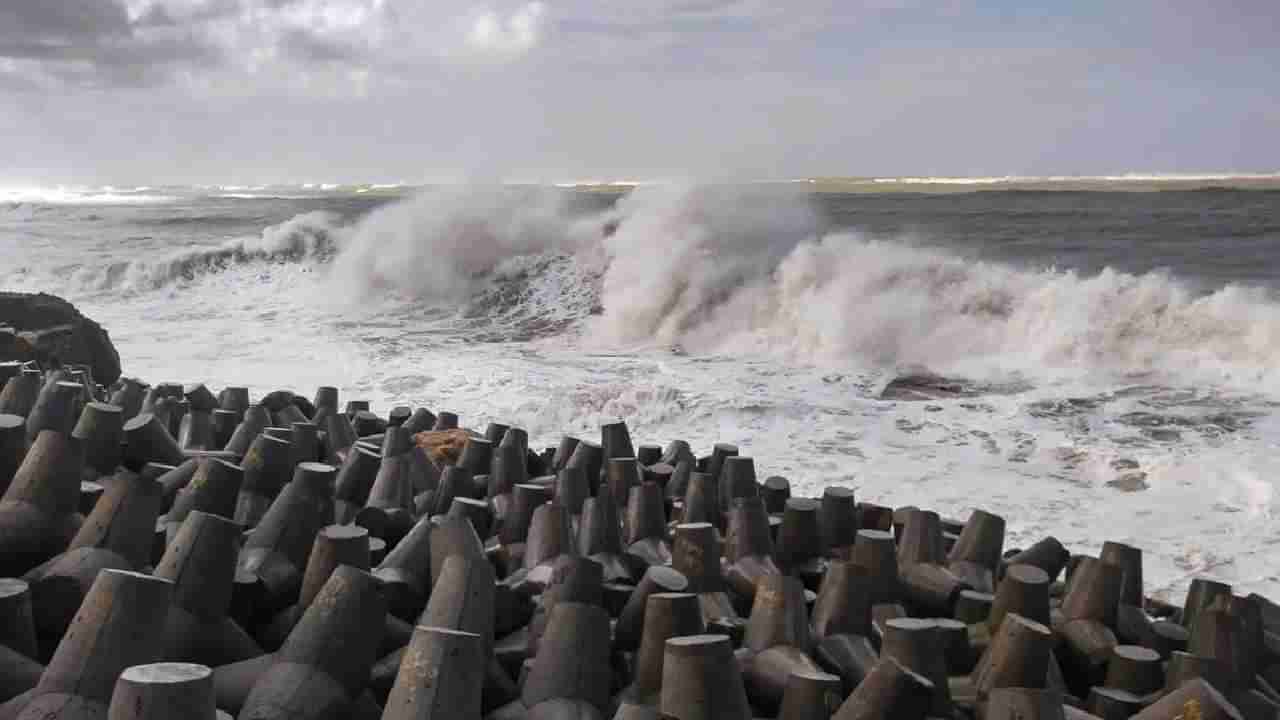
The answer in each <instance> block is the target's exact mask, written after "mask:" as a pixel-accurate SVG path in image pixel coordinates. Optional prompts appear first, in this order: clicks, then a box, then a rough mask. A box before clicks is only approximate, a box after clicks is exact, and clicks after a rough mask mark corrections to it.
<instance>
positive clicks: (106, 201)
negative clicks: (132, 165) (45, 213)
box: [0, 187, 181, 205]
mask: <svg viewBox="0 0 1280 720" xmlns="http://www.w3.org/2000/svg"><path fill="white" fill-rule="evenodd" d="M180 199H181V198H180V197H178V196H177V195H172V194H156V193H155V192H154V191H153V190H152V188H149V187H138V188H132V189H123V190H121V189H116V188H68V187H48V188H41V187H25V188H0V203H3V204H22V203H31V204H37V205H143V204H147V203H169V202H176V201H178V200H180Z"/></svg>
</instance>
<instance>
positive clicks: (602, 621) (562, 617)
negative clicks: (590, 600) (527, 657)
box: [520, 602, 613, 712]
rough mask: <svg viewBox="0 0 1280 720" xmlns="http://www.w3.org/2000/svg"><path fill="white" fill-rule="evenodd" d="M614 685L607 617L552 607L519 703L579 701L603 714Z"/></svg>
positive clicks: (597, 611)
mask: <svg viewBox="0 0 1280 720" xmlns="http://www.w3.org/2000/svg"><path fill="white" fill-rule="evenodd" d="M612 683H613V678H612V672H611V670H610V664H609V616H608V615H607V614H606V613H605V611H604V610H603V609H602V608H600V607H599V606H596V605H589V604H586V603H579V602H561V603H557V604H556V606H555V607H554V608H552V609H551V613H550V617H549V619H548V622H547V629H546V632H545V633H544V634H543V636H542V639H541V641H540V643H539V647H538V653H537V655H536V656H535V657H534V659H533V666H532V667H531V668H530V671H529V677H528V679H526V680H525V683H524V689H523V691H522V692H521V696H520V697H521V701H522V702H523V703H524V704H525V705H526V706H527V707H533V706H534V705H537V704H538V703H540V702H542V701H543V700H550V699H552V698H569V699H575V700H583V701H585V702H588V703H590V704H591V705H593V706H595V708H596V709H598V710H600V711H601V712H604V710H605V709H606V708H607V707H608V704H609V697H610V693H611V687H612Z"/></svg>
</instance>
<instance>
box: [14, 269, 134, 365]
mask: <svg viewBox="0 0 1280 720" xmlns="http://www.w3.org/2000/svg"><path fill="white" fill-rule="evenodd" d="M8 360H20V361H27V360H36V361H38V362H39V363H40V364H41V365H42V366H48V365H53V364H58V363H61V364H63V365H87V366H89V368H90V369H91V371H92V373H93V379H94V382H97V383H100V384H102V385H110V384H111V383H113V382H115V381H116V380H117V379H118V378H119V377H120V354H119V353H117V352H116V348H115V346H114V345H112V344H111V338H110V337H108V336H107V331H106V330H103V329H102V326H101V325H99V324H98V323H96V322H94V321H93V320H90V319H89V318H87V317H85V316H84V315H82V314H80V311H79V310H76V308H75V306H74V305H72V304H71V303H69V302H67V301H66V300H63V299H62V298H60V297H56V296H54V295H47V294H45V293H39V294H35V295H32V294H28V293H15V292H0V362H4V361H8Z"/></svg>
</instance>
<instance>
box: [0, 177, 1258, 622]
mask: <svg viewBox="0 0 1280 720" xmlns="http://www.w3.org/2000/svg"><path fill="white" fill-rule="evenodd" d="M1130 180H1131V181H1132V182H1125V179H1124V178H1112V179H1098V180H1097V181H1096V182H1092V183H1084V182H1071V183H1061V184H1059V185H1054V183H1053V182H1052V181H1051V180H1044V181H1041V182H1037V183H1031V184H1028V183H1023V185H1017V184H1016V183H1011V182H1009V181H1007V180H998V181H989V182H986V183H981V184H980V185H979V187H977V188H976V190H978V191H974V190H975V188H972V187H970V185H969V184H965V183H950V184H949V188H948V189H949V190H950V191H948V192H915V191H914V190H915V189H916V185H918V184H920V183H919V182H917V181H916V180H910V181H908V180H903V181H902V182H900V183H897V184H896V185H895V184H894V183H886V182H884V181H883V180H869V181H867V182H865V183H862V184H860V185H857V186H856V187H849V186H843V185H838V184H837V185H835V186H830V185H823V184H821V183H789V184H778V185H747V186H737V187H725V186H701V187H697V186H679V185H656V186H644V187H638V188H635V189H626V188H618V187H611V188H591V189H580V188H579V189H575V188H550V187H545V188H544V187H447V188H402V187H395V186H389V187H373V188H370V187H361V188H349V187H337V186H296V187H278V188H277V187H272V188H226V187H223V188H218V187H207V188H134V189H114V188H98V189H92V190H85V189H81V190H57V191H49V190H29V191H9V192H7V193H5V192H0V288H3V289H7V290H24V291H36V290H43V291H47V292H52V293H56V294H59V295H62V296H64V297H66V298H68V299H70V300H71V301H73V302H74V303H76V305H77V306H78V307H80V308H81V310H83V311H84V312H85V313H87V314H88V315H90V316H91V317H93V318H95V319H96V320H98V321H99V322H101V323H102V324H103V325H104V327H106V328H107V329H108V330H109V332H110V334H111V337H112V339H113V341H114V342H115V343H116V345H117V347H118V349H119V350H120V354H121V357H122V360H123V363H124V366H125V371H126V374H129V375H134V376H138V377H142V378H144V379H146V380H148V381H150V382H161V381H178V382H191V381H203V382H206V383H209V384H210V385H211V386H214V387H220V386H223V385H227V384H243V385H248V386H249V387H250V388H251V389H252V390H253V391H254V392H255V393H263V392H267V391H270V390H273V389H278V388H289V389H293V390H295V391H297V392H299V393H302V394H306V395H310V394H311V393H312V392H313V391H314V389H315V387H316V386H318V385H322V384H331V385H336V386H338V387H339V388H340V390H341V392H342V395H343V399H344V400H345V399H367V400H369V401H371V402H372V403H373V405H374V407H375V409H378V410H381V411H386V410H387V409H389V408H390V407H391V406H393V405H396V404H407V405H415V406H417V405H426V406H428V407H430V408H432V409H434V410H437V411H438V410H452V411H455V412H458V413H459V414H460V415H461V416H462V418H463V421H464V424H466V425H468V426H472V427H477V428H480V427H483V425H484V424H485V423H487V422H488V421H490V420H497V421H502V422H507V423H511V424H515V425H519V426H523V427H525V428H527V429H528V430H529V432H530V434H531V438H532V440H533V441H535V442H536V444H537V445H539V446H542V445H554V444H555V442H556V441H557V440H558V438H559V436H560V435H561V434H562V433H575V434H581V435H583V436H586V437H595V435H596V433H597V432H598V431H597V430H596V428H597V427H598V425H599V424H600V423H601V422H604V421H607V420H610V419H613V418H618V417H621V418H624V419H626V420H627V422H628V424H629V425H630V426H631V428H632V434H633V437H634V438H635V440H636V442H637V443H643V442H652V443H660V444H665V443H666V442H668V441H670V440H672V439H676V438H683V439H686V440H688V441H690V442H691V443H693V445H694V447H695V449H696V450H698V451H699V452H705V451H707V450H709V448H710V446H711V444H712V443H714V442H717V441H725V442H733V443H736V444H737V445H738V446H739V447H740V448H741V449H742V452H743V453H744V454H750V455H752V456H754V458H755V460H756V466H757V469H758V472H759V473H760V474H761V477H764V476H768V475H783V476H785V477H787V478H788V479H790V481H791V483H792V487H793V492H796V493H813V494H817V493H820V492H821V489H822V487H824V486H826V485H830V484H842V485H848V486H851V487H854V488H856V491H857V495H858V497H859V498H860V499H865V500H871V501H875V502H879V503H883V504H888V505H893V506H900V505H906V504H915V505H919V506H923V507H930V508H934V509H937V510H939V511H940V512H942V513H943V514H944V515H948V516H954V517H957V518H961V519H962V518H964V517H965V516H966V515H967V514H968V512H969V511H970V510H971V509H973V508H976V507H982V508H985V509H987V510H990V511H992V512H996V513H999V514H1001V515H1003V516H1005V518H1006V519H1007V521H1008V528H1009V538H1008V541H1007V546H1018V545H1024V546H1025V544H1026V543H1030V542H1033V541H1035V540H1036V539H1038V538H1040V537H1042V536H1043V535H1045V534H1049V533H1052V534H1054V535H1056V536H1057V537H1058V538H1059V539H1061V540H1062V541H1063V542H1065V543H1067V544H1068V546H1070V547H1071V548H1072V549H1074V550H1077V551H1081V552H1094V551H1096V550H1097V549H1098V548H1099V547H1100V546H1101V544H1102V542H1103V541H1104V540H1108V539H1111V540H1117V541H1122V542H1128V543H1131V544H1134V545H1137V546H1139V547H1141V548H1142V549H1143V550H1144V552H1145V559H1146V576H1147V580H1148V584H1149V585H1150V586H1151V589H1153V590H1154V591H1155V592H1156V594H1158V595H1159V594H1167V595H1169V596H1171V597H1174V598H1180V597H1181V592H1182V590H1183V589H1184V588H1185V586H1186V584H1187V582H1188V581H1189V580H1190V578H1191V577H1193V576H1197V575H1203V576H1208V577H1213V578H1217V579H1220V580H1224V581H1227V582H1231V583H1234V584H1235V585H1236V586H1237V587H1238V588H1239V589H1240V590H1241V591H1259V592H1263V593H1266V594H1269V595H1273V596H1274V594H1276V593H1277V591H1280V568H1278V567H1277V566H1276V564H1275V563H1274V557H1275V553H1276V551H1277V550H1278V549H1280V548H1278V547H1277V543H1280V516H1278V515H1277V511H1278V510H1280V500H1278V499H1277V497H1276V490H1277V488H1276V482H1277V477H1278V476H1280V452H1278V451H1277V438H1278V437H1280V435H1278V431H1280V422H1278V421H1280V405H1277V402H1278V401H1280V368H1278V367H1277V358H1280V299H1278V297H1277V290H1278V289H1280V253H1278V252H1277V249H1280V191H1276V190H1275V189H1267V187H1269V185H1268V184H1267V183H1265V182H1262V181H1261V180H1257V179H1254V180H1251V181H1250V182H1249V183H1244V185H1248V186H1249V187H1248V189H1233V188H1231V187H1223V186H1222V183H1221V182H1219V181H1218V180H1216V179H1212V182H1210V183H1209V184H1213V185H1216V186H1217V187H1213V188H1208V189H1190V187H1189V186H1187V185H1186V184H1177V183H1174V184H1171V185H1168V186H1165V185H1161V184H1160V183H1159V182H1155V181H1154V180H1153V179H1151V178H1143V179H1130ZM1156 180H1158V179H1156ZM1203 180H1204V179H1202V181H1203ZM1153 182H1154V185H1153ZM940 184H945V183H940ZM1199 184H1201V185H1203V184H1205V182H1200V183H1199ZM1259 184H1260V185H1261V186H1262V187H1260V188H1259V187H1254V185H1259ZM1272 184H1274V183H1272ZM868 189H871V190H876V191H877V192H868V191H867V190H868ZM920 370H927V371H929V372H932V373H936V374H939V375H942V376H945V377H947V378H950V379H952V380H953V381H954V382H955V386H956V387H958V388H960V391H959V392H958V393H956V394H955V396H952V397H944V398H938V399H931V400H922V401H921V400H886V399H882V398H881V393H882V392H883V390H884V388H885V387H886V385H887V384H888V383H889V382H890V381H891V380H893V379H894V378H895V377H897V376H899V375H900V374H902V373H906V372H916V371H920ZM1117 483H1118V484H1120V485H1124V486H1127V487H1129V488H1133V487H1139V488H1141V489H1139V490H1136V491H1126V490H1124V489H1121V488H1119V487H1116V484H1117Z"/></svg>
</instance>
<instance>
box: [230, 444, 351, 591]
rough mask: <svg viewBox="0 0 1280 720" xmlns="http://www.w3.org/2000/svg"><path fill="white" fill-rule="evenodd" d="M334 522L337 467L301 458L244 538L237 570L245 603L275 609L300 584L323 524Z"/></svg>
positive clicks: (238, 588) (239, 586)
mask: <svg viewBox="0 0 1280 720" xmlns="http://www.w3.org/2000/svg"><path fill="white" fill-rule="evenodd" d="M332 522H333V467H332V466H330V465H324V464H321V463H302V464H300V465H298V468H297V470H296V471H295V473H294V479H293V480H292V481H291V482H290V483H289V484H288V485H286V486H285V488H284V490H282V491H281V492H280V495H279V497H277V498H276V499H275V501H274V502H272V503H271V507H270V508H269V509H268V510H267V514H266V515H264V516H263V518H262V522H260V523H259V524H258V526H257V527H255V528H254V529H253V530H252V531H251V532H250V533H249V537H248V538H247V539H246V540H245V543H244V548H243V549H242V550H241V551H240V558H239V560H238V562H237V571H236V593H237V594H238V595H241V596H242V598H243V601H242V602H241V603H238V604H241V605H246V604H247V605H248V606H249V607H250V608H251V610H253V611H256V612H258V613H265V614H268V615H270V614H274V613H276V612H278V611H280V610H283V609H284V608H286V607H288V606H289V604H291V603H292V602H293V601H294V600H295V599H296V598H297V593H298V591H299V590H300V589H301V587H302V573H303V571H304V570H305V569H306V566H307V558H309V557H310V556H311V547H312V545H313V543H314V542H315V536H316V534H317V533H319V532H320V529H321V528H323V527H324V526H326V525H329V524H331V523H332Z"/></svg>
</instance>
